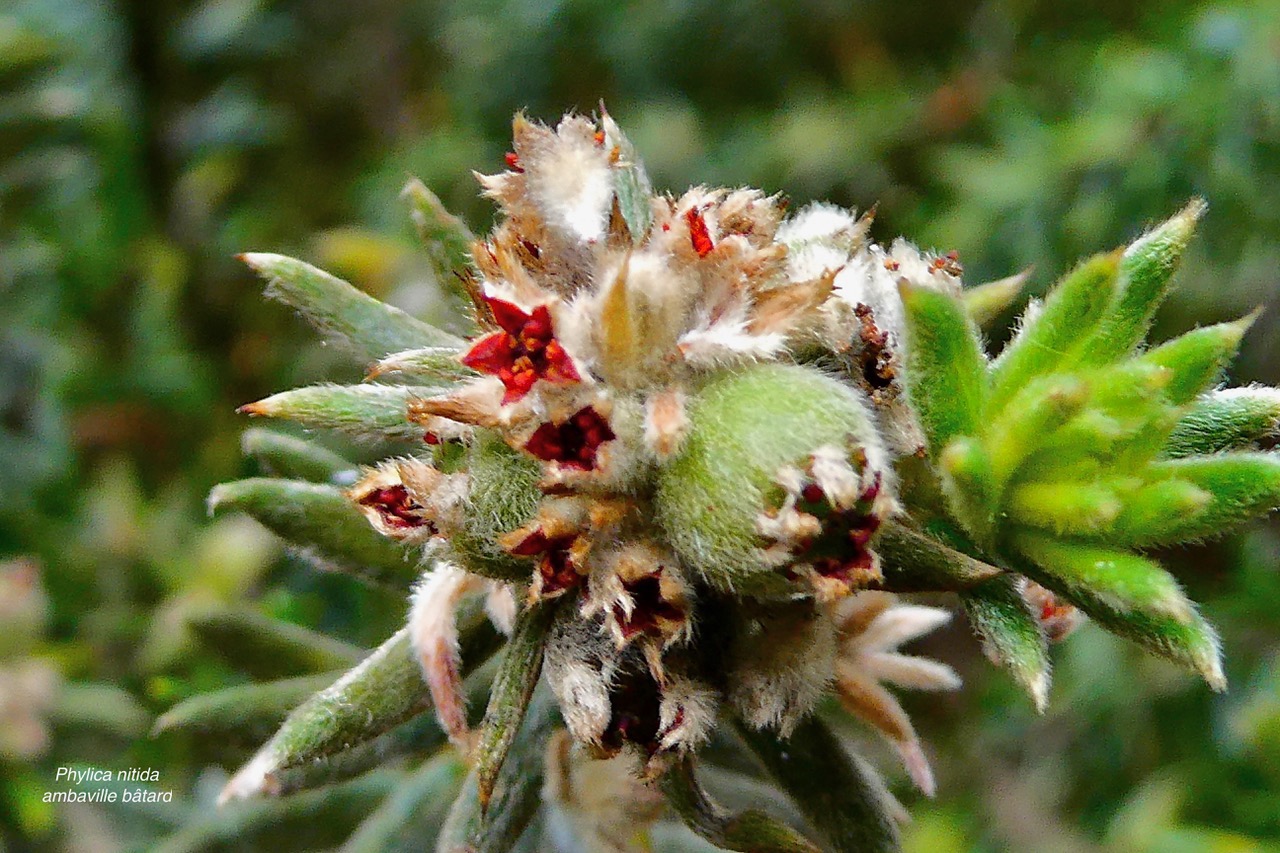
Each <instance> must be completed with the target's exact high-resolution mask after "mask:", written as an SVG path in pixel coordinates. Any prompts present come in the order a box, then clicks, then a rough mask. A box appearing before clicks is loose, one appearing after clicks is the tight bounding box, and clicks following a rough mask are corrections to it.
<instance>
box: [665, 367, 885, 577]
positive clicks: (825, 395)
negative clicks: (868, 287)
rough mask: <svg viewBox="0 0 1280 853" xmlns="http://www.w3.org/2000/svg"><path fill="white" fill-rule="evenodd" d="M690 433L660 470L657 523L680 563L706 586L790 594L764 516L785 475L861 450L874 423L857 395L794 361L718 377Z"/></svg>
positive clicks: (706, 390)
mask: <svg viewBox="0 0 1280 853" xmlns="http://www.w3.org/2000/svg"><path fill="white" fill-rule="evenodd" d="M689 420H690V430H689V434H688V438H687V439H686V441H685V443H684V445H683V447H682V448H681V449H680V452H679V453H678V454H677V455H676V456H675V457H674V458H672V459H671V460H670V461H669V462H668V463H667V464H666V465H664V466H663V467H662V469H661V470H660V472H659V474H658V486H657V491H656V494H655V505H656V510H657V517H658V523H659V524H660V525H661V526H662V528H663V530H664V532H665V533H666V536H667V540H668V542H669V544H670V545H671V547H672V548H673V549H674V550H675V551H676V553H677V554H678V555H679V556H680V559H681V560H682V561H683V563H684V564H685V565H686V566H688V567H689V568H691V569H692V570H694V571H695V572H697V573H698V574H699V575H700V576H701V577H702V578H703V579H704V580H705V581H706V582H707V583H709V584H710V585H712V586H713V587H716V588H717V589H720V590H724V591H736V592H742V593H746V594H750V595H760V596H773V595H787V594H790V593H792V592H794V588H793V587H792V586H791V585H790V584H789V583H788V582H787V581H786V579H785V577H784V575H783V574H782V573H781V572H780V571H779V570H778V569H777V568H775V567H773V566H772V565H770V563H769V562H768V561H767V560H766V558H765V553H764V548H763V547H762V545H763V542H762V539H761V536H760V534H759V532H758V527H757V525H758V521H759V518H760V516H761V515H762V513H765V512H768V511H771V510H773V509H776V508H777V505H778V504H779V503H780V501H781V489H780V487H779V486H778V485H777V482H776V481H777V478H778V474H779V471H780V470H781V469H782V468H784V467H786V466H796V467H804V465H805V464H806V463H807V462H808V460H809V457H810V455H811V454H812V453H813V452H814V451H815V450H817V449H818V448H819V447H822V446H824V445H826V446H831V445H834V446H837V447H845V446H849V447H850V450H853V449H854V448H855V447H857V445H858V442H859V440H860V439H861V438H862V437H865V436H869V435H871V431H872V430H873V429H874V425H873V424H872V423H871V420H870V416H869V414H868V412H867V410H866V408H865V406H864V404H863V403H862V401H861V399H860V398H859V396H858V394H857V392H856V391H854V390H853V389H852V388H850V387H848V386H846V385H844V384H843V383H841V382H840V381H838V380H836V379H834V378H832V377H830V376H827V375H826V374H823V373H820V372H818V371H816V370H813V369H810V368H806V367H798V366H794V365H784V364H770V365H759V366H755V367H750V368H747V369H744V370H742V371H739V372H735V373H729V374H726V375H724V376H720V377H717V378H716V379H715V380H713V381H712V382H710V383H708V384H707V385H705V386H703V388H702V389H701V390H700V391H699V392H698V393H697V394H696V395H694V396H693V397H692V398H691V400H690V402H689Z"/></svg>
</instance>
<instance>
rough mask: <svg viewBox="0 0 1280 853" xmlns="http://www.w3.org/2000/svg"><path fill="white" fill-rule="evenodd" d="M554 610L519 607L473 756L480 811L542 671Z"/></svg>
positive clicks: (552, 606) (485, 805)
mask: <svg viewBox="0 0 1280 853" xmlns="http://www.w3.org/2000/svg"><path fill="white" fill-rule="evenodd" d="M570 604H571V605H572V602H570ZM557 609H558V608H557V607H556V606H555V603H546V602H543V603H539V604H535V605H533V606H531V607H527V608H525V609H524V610H522V611H521V612H520V614H519V616H517V617H516V624H515V628H514V629H513V631H512V633H511V639H510V640H509V641H508V642H507V645H506V647H505V649H504V650H503V653H502V659H501V661H500V662H499V664H498V674H497V676H496V677H495V678H494V682H493V692H492V693H490V695H489V707H488V710H486V711H485V714H484V722H483V723H482V724H481V726H480V734H479V739H478V740H477V742H476V746H475V749H474V750H473V752H472V754H471V762H472V765H473V767H474V768H475V775H476V789H477V796H479V798H480V808H481V810H485V809H487V808H488V807H489V800H490V799H491V798H492V796H493V786H494V785H495V784H497V781H498V773H499V771H501V769H502V763H503V761H505V760H506V757H507V753H508V752H509V751H510V749H511V744H512V743H514V742H515V739H516V734H517V733H518V732H519V730H520V724H521V722H523V720H524V715H525V710H526V709H527V708H528V706H529V700H530V699H531V698H532V697H533V688H534V687H535V686H536V685H537V683H538V676H539V675H540V674H541V673H542V652H543V647H544V646H545V645H546V641H547V634H548V632H550V630H551V623H552V620H553V619H554V617H555V613H556V610H557Z"/></svg>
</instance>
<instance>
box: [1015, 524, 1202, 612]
mask: <svg viewBox="0 0 1280 853" xmlns="http://www.w3.org/2000/svg"><path fill="white" fill-rule="evenodd" d="M1012 541H1013V544H1014V548H1015V549H1016V550H1017V551H1018V552H1019V553H1020V554H1022V555H1023V556H1025V557H1027V558H1028V559H1029V560H1031V561H1032V562H1033V563H1035V564H1036V566H1038V567H1039V570H1038V571H1036V573H1035V574H1031V572H1028V574H1030V575H1031V577H1032V578H1034V579H1035V580H1037V581H1040V582H1041V583H1042V584H1044V585H1045V586H1047V587H1049V588H1050V589H1053V590H1055V591H1057V590H1058V589H1062V590H1063V595H1065V596H1066V597H1067V598H1068V599H1069V600H1070V601H1072V602H1074V603H1076V604H1078V605H1079V606H1080V607H1081V608H1082V609H1084V610H1085V612H1088V608H1086V607H1085V605H1084V604H1083V603H1082V602H1084V601H1089V602H1102V603H1103V604H1104V605H1105V606H1106V608H1107V609H1108V610H1110V611H1113V612H1117V613H1123V612H1129V611H1138V612H1150V613H1159V614H1163V615H1165V616H1170V617H1172V618H1174V619H1177V620H1179V621H1182V622H1186V621H1188V620H1190V618H1191V614H1192V610H1193V608H1192V605H1191V602H1190V601H1188V600H1187V597H1186V595H1184V594H1183V592H1182V588H1181V587H1179V586H1178V582H1177V581H1175V580H1174V579H1173V576H1172V575H1170V574H1169V573H1168V572H1167V571H1165V570H1164V569H1163V568H1162V567H1161V566H1160V565H1159V564H1158V563H1156V562H1154V561H1153V560H1150V559H1148V558H1146V557H1143V556H1141V555H1139V554H1134V553H1131V552H1129V551H1122V550H1118V549H1115V548H1106V547H1102V546H1099V545H1096V544H1091V543H1088V542H1082V541H1077V540H1069V539H1059V538H1057V537H1053V536H1047V535H1045V534H1043V533H1033V532H1031V531H1019V532H1016V533H1015V534H1014V535H1013V537H1012ZM1046 578H1047V579H1049V581H1050V582H1049V583H1046V582H1045V580H1044V579H1046Z"/></svg>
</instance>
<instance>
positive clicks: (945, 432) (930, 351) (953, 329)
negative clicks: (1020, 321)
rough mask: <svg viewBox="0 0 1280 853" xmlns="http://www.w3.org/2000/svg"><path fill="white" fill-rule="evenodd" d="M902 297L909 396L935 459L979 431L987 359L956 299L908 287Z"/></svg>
mask: <svg viewBox="0 0 1280 853" xmlns="http://www.w3.org/2000/svg"><path fill="white" fill-rule="evenodd" d="M901 292H902V300H903V304H904V306H905V308H906V313H907V374H906V380H907V393H908V394H909V396H910V398H911V402H912V404H913V405H914V406H915V409H916V412H917V413H918V414H919V416H920V422H921V426H923V427H924V432H925V436H926V438H927V439H928V444H929V452H930V454H931V456H933V458H935V459H936V458H937V456H938V454H940V453H941V452H942V450H943V448H944V447H946V446H947V444H948V443H949V442H950V441H951V440H952V439H953V438H955V437H957V436H961V435H973V434H975V433H976V432H977V430H978V426H979V423H980V419H981V417H982V407H983V399H984V396H985V387H986V385H985V383H986V359H985V357H984V356H983V354H982V348H981V346H980V344H979V342H978V335H977V332H976V331H975V330H974V328H973V326H972V324H971V323H970V322H969V320H968V318H967V317H966V316H965V314H964V308H963V306H962V305H961V303H960V301H959V300H957V299H956V298H955V297H953V296H950V295H948V294H945V293H941V292H939V291H936V290H930V289H928V288H923V287H913V286H911V285H903V286H902V288H901Z"/></svg>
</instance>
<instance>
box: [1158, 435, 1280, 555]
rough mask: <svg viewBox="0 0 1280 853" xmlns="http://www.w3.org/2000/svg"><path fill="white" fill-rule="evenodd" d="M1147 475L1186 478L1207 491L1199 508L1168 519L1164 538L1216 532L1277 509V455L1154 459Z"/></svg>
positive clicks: (1279, 465)
mask: <svg viewBox="0 0 1280 853" xmlns="http://www.w3.org/2000/svg"><path fill="white" fill-rule="evenodd" d="M1148 476H1150V477H1151V478H1153V479H1156V478H1161V477H1170V478H1175V479H1178V480H1182V481H1186V482H1187V483H1190V484H1191V485H1193V486H1195V487H1196V488H1198V489H1200V490H1202V491H1203V492H1204V493H1207V494H1208V495H1209V496H1210V500H1209V501H1208V503H1207V504H1206V505H1205V507H1204V509H1202V510H1201V511H1200V512H1198V513H1195V514H1193V515H1186V516H1183V517H1181V518H1170V519H1167V521H1168V524H1167V526H1165V527H1164V528H1163V529H1162V537H1161V538H1162V541H1168V542H1183V541H1187V540H1191V539H1203V538H1207V537H1212V536H1219V535H1221V534H1223V533H1225V532H1227V531H1228V530H1229V529H1230V528H1231V527H1232V526H1233V525H1237V524H1241V523H1243V522H1245V521H1248V520H1250V519H1253V518H1257V517H1259V516H1263V515H1266V514H1267V513H1270V512H1273V511H1274V510H1276V509H1280V454H1275V453H1226V454H1222V455H1219V456H1188V457H1186V458H1184V459H1175V460H1170V461H1167V462H1157V463H1154V464H1153V465H1152V466H1151V467H1150V469H1149V471H1148ZM1166 537H1167V538H1166Z"/></svg>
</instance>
